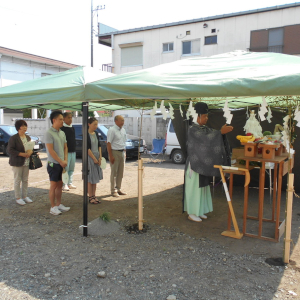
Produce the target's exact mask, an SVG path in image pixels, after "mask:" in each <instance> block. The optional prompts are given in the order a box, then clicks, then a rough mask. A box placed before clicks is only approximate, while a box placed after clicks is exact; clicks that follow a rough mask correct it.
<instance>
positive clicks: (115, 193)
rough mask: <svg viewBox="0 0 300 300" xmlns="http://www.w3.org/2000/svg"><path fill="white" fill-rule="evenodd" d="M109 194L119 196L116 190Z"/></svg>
mask: <svg viewBox="0 0 300 300" xmlns="http://www.w3.org/2000/svg"><path fill="white" fill-rule="evenodd" d="M111 195H112V196H113V197H120V196H119V194H118V193H117V192H114V193H111Z"/></svg>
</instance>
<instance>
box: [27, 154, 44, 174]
mask: <svg viewBox="0 0 300 300" xmlns="http://www.w3.org/2000/svg"><path fill="white" fill-rule="evenodd" d="M42 166H43V164H42V161H41V159H40V157H39V155H38V154H37V153H33V154H32V155H31V156H30V158H29V170H36V169H38V168H41V167H42Z"/></svg>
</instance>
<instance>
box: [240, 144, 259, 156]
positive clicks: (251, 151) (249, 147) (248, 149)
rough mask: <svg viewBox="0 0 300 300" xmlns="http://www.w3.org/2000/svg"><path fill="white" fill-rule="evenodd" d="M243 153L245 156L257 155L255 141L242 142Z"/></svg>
mask: <svg viewBox="0 0 300 300" xmlns="http://www.w3.org/2000/svg"><path fill="white" fill-rule="evenodd" d="M242 145H244V151H245V152H244V155H245V156H247V157H255V156H256V155H257V144H256V143H243V144H242Z"/></svg>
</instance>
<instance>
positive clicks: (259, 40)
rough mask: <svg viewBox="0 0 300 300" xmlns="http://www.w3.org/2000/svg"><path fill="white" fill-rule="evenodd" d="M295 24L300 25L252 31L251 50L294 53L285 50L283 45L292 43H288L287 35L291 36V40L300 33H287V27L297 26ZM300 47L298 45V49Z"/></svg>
mask: <svg viewBox="0 0 300 300" xmlns="http://www.w3.org/2000/svg"><path fill="white" fill-rule="evenodd" d="M295 26H299V25H293V26H287V27H280V28H271V29H262V30H254V31H251V39H250V51H254V52H275V53H286V54H292V53H289V51H288V52H285V51H284V49H283V47H284V46H286V45H287V44H290V43H288V41H287V39H286V36H290V40H292V41H293V40H294V39H295V38H296V37H297V35H298V34H294V35H293V36H292V35H289V34H287V35H286V34H285V31H287V28H291V27H294V28H296V27H295ZM285 35H286V36H285ZM299 48H300V47H298V51H299ZM287 50H288V49H286V51H287ZM298 53H299V52H298Z"/></svg>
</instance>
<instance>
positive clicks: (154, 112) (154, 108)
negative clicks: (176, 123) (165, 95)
mask: <svg viewBox="0 0 300 300" xmlns="http://www.w3.org/2000/svg"><path fill="white" fill-rule="evenodd" d="M156 111H157V103H156V101H155V104H154V106H153V109H152V110H151V113H150V116H151V119H152V120H153V119H154V116H155V114H156Z"/></svg>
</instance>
